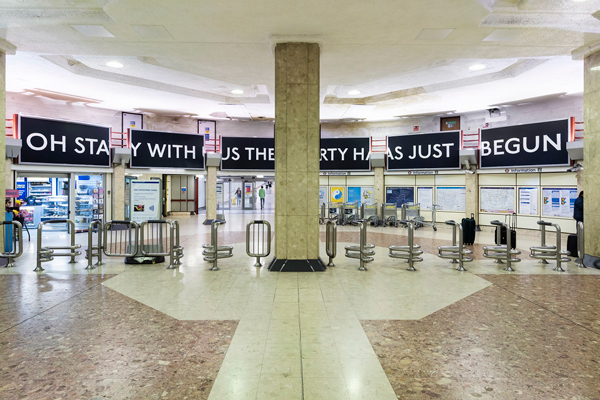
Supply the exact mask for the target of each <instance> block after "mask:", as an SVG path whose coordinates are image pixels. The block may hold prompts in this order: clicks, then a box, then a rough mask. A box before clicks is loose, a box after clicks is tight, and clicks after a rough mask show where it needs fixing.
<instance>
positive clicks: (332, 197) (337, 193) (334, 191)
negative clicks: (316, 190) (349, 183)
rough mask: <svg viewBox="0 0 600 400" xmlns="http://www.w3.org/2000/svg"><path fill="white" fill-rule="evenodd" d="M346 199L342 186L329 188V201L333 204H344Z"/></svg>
mask: <svg viewBox="0 0 600 400" xmlns="http://www.w3.org/2000/svg"><path fill="white" fill-rule="evenodd" d="M344 198H345V197H344V188H343V187H342V186H332V187H331V188H329V201H330V202H331V203H338V204H339V203H343V202H344Z"/></svg>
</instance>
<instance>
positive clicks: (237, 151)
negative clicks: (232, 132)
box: [221, 136, 275, 171]
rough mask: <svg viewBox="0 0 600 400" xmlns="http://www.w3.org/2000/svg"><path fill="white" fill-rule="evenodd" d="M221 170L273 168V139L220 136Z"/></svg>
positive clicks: (267, 169) (271, 169) (262, 169)
mask: <svg viewBox="0 0 600 400" xmlns="http://www.w3.org/2000/svg"><path fill="white" fill-rule="evenodd" d="M221 156H222V158H221V170H223V171H243V170H251V171H273V170H275V139H273V138H249V137H228V136H222V137H221Z"/></svg>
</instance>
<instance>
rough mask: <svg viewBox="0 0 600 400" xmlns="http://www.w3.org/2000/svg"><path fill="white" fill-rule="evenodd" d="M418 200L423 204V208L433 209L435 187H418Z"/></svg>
mask: <svg viewBox="0 0 600 400" xmlns="http://www.w3.org/2000/svg"><path fill="white" fill-rule="evenodd" d="M417 201H418V202H419V204H420V205H421V210H431V207H432V206H433V187H418V188H417Z"/></svg>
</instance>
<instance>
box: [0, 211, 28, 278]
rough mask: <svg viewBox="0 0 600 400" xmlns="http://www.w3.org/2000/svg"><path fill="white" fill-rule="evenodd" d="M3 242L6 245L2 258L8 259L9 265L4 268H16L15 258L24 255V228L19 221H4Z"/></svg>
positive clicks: (1, 254) (0, 254) (0, 256)
mask: <svg viewBox="0 0 600 400" xmlns="http://www.w3.org/2000/svg"><path fill="white" fill-rule="evenodd" d="M0 235H1V236H2V238H1V240H2V242H0V243H4V251H3V252H2V253H0V258H6V259H7V260H8V261H7V264H6V265H5V266H4V268H12V267H14V266H15V262H14V260H15V258H18V257H20V256H21V255H22V254H23V226H22V225H21V223H20V222H19V221H2V232H1V233H0Z"/></svg>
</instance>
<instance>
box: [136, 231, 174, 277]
mask: <svg viewBox="0 0 600 400" xmlns="http://www.w3.org/2000/svg"><path fill="white" fill-rule="evenodd" d="M140 232H141V233H140V252H141V253H142V256H144V257H169V266H168V267H167V269H174V268H176V266H177V265H179V264H180V263H179V261H180V260H179V258H180V257H182V256H183V253H182V252H181V251H180V248H181V246H180V245H179V243H178V242H179V239H178V238H177V236H178V234H177V232H178V229H177V224H176V223H175V222H173V221H168V220H166V221H163V220H151V221H144V222H142V224H141V225H140ZM166 245H168V246H166Z"/></svg>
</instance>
